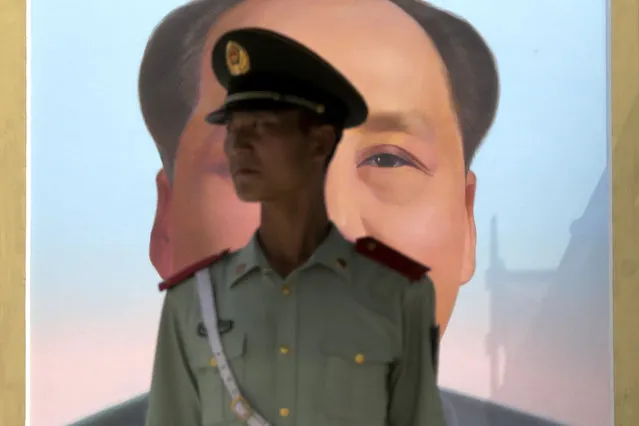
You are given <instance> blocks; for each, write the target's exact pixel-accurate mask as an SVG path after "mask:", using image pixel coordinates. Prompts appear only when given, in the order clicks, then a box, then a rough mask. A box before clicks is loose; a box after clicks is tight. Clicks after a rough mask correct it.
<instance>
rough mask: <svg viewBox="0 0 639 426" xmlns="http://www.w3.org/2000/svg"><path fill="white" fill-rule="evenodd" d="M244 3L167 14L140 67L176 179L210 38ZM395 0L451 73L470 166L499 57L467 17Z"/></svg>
mask: <svg viewBox="0 0 639 426" xmlns="http://www.w3.org/2000/svg"><path fill="white" fill-rule="evenodd" d="M242 1H243V0H194V1H192V2H190V3H187V4H186V5H184V6H181V7H179V8H177V9H175V10H174V11H173V12H171V13H170V14H169V15H167V16H166V17H165V18H164V19H163V20H162V22H160V24H159V25H158V26H157V27H156V28H155V30H154V31H153V33H152V34H151V37H150V38H149V41H148V43H147V46H146V49H145V51H144V56H143V59H142V64H141V67H140V75H139V82H138V88H139V96H140V105H141V109H142V115H143V117H144V121H145V123H146V126H147V128H148V130H149V132H150V133H151V136H152V137H153V139H154V141H155V143H156V145H157V148H158V151H159V153H160V157H161V160H162V164H163V166H164V169H165V171H166V172H167V175H168V176H169V178H172V176H173V166H174V161H175V155H176V151H177V146H178V143H179V138H180V134H181V133H182V131H183V129H184V127H185V126H186V123H187V121H188V119H189V117H190V115H191V113H192V111H193V109H194V108H195V105H196V103H197V99H198V82H199V80H200V64H201V59H202V54H203V49H204V45H205V43H206V36H207V34H208V32H209V30H210V28H211V27H212V26H213V24H214V23H215V21H216V20H217V19H218V18H219V17H220V15H222V14H223V13H224V12H226V11H227V10H229V9H231V8H232V7H234V6H236V5H238V4H239V3H241V2H242ZM389 1H391V2H392V3H394V4H396V5H397V6H399V7H400V8H401V9H402V10H404V12H405V13H407V14H408V15H410V16H411V17H412V18H413V19H414V20H415V21H416V22H417V23H419V25H420V26H421V27H422V28H423V29H424V31H425V32H426V33H427V34H428V35H429V36H430V38H431V39H432V40H433V42H434V44H435V46H436V47H437V50H438V51H439V54H440V55H441V57H442V59H443V61H444V63H445V65H446V68H447V69H448V74H449V83H450V89H451V92H452V97H453V101H454V104H455V107H456V111H457V115H458V118H459V125H460V130H461V133H462V137H463V144H464V161H465V164H466V167H467V168H468V167H469V166H470V163H471V161H472V159H473V157H474V155H475V153H476V151H477V148H478V147H479V145H480V144H481V142H482V140H483V139H484V137H485V136H486V134H487V132H488V130H489V128H490V126H491V125H492V122H493V120H494V117H495V113H496V110H497V102H498V99H499V77H498V74H497V67H496V64H495V60H494V58H493V54H492V52H491V50H490V48H489V47H488V45H487V44H486V42H485V41H484V39H483V38H482V37H481V36H480V35H479V33H478V32H477V31H476V30H475V29H474V28H473V27H472V25H470V24H469V23H468V22H466V21H464V20H462V19H461V18H459V17H456V16H454V15H452V14H449V13H447V12H444V11H442V10H439V9H437V8H434V7H433V6H431V5H430V4H428V3H425V2H422V1H418V0H389Z"/></svg>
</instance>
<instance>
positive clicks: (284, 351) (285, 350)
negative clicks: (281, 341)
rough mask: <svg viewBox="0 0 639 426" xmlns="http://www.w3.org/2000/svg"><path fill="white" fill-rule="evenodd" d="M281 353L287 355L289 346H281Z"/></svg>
mask: <svg viewBox="0 0 639 426" xmlns="http://www.w3.org/2000/svg"><path fill="white" fill-rule="evenodd" d="M280 353H281V354H282V355H286V354H287V353H288V348H287V347H286V346H280Z"/></svg>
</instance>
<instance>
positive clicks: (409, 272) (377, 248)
mask: <svg viewBox="0 0 639 426" xmlns="http://www.w3.org/2000/svg"><path fill="white" fill-rule="evenodd" d="M355 251H357V252H358V253H360V254H362V255H364V256H366V257H369V258H371V259H373V260H374V261H376V262H379V263H381V264H383V265H386V266H388V267H389V268H391V269H394V270H395V271H397V272H399V273H400V274H402V275H404V276H405V277H406V278H408V279H409V280H411V281H419V280H420V279H422V277H423V276H424V275H425V274H426V273H427V272H428V271H430V268H429V267H428V266H425V265H422V264H421V263H417V262H416V261H414V260H413V259H411V258H409V257H407V256H405V255H403V254H402V253H400V252H398V251H397V250H395V249H394V248H391V247H389V246H387V245H386V244H384V243H381V242H379V241H377V240H376V239H375V238H373V237H364V238H360V239H358V240H357V242H356V243H355Z"/></svg>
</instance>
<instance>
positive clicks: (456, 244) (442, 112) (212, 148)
mask: <svg viewBox="0 0 639 426" xmlns="http://www.w3.org/2000/svg"><path fill="white" fill-rule="evenodd" d="M247 26H259V27H264V28H268V29H272V30H274V31H278V32H280V33H283V34H285V35H287V36H289V37H292V38H295V39H297V40H299V41H300V42H301V43H303V44H305V45H307V46H308V47H310V48H311V49H313V50H315V51H316V52H318V53H319V54H320V55H321V56H323V57H324V58H325V59H327V60H328V61H329V62H331V63H332V64H333V65H334V66H336V67H337V68H338V69H339V70H340V71H341V72H342V73H343V74H345V76H346V77H347V78H348V79H349V80H350V81H351V82H352V83H353V84H354V85H355V87H356V88H357V89H358V90H359V91H360V93H362V95H363V96H364V98H365V99H366V102H367V104H368V106H369V119H368V120H367V122H366V123H365V124H364V125H363V126H361V127H360V128H357V129H354V130H350V131H347V132H345V135H344V138H343V140H342V142H341V143H340V144H339V146H338V149H337V151H336V153H335V157H334V159H333V161H332V163H331V165H330V167H329V170H328V176H327V185H326V199H327V205H328V210H329V216H330V218H331V219H332V220H333V221H334V222H335V223H336V225H337V226H338V227H339V228H340V230H341V231H342V232H343V233H344V235H345V236H346V237H348V238H350V239H355V238H358V237H362V236H366V235H371V236H374V237H376V238H378V239H380V240H382V241H384V242H385V243H387V244H389V245H391V246H393V247H395V248H396V249H398V250H400V251H402V252H404V253H405V254H407V255H408V256H410V257H412V258H414V259H416V260H418V261H420V262H422V263H424V264H426V265H428V266H429V267H430V268H431V274H430V275H431V278H432V279H433V282H434V283H435V286H436V290H437V318H438V321H439V323H440V325H441V326H442V330H443V329H445V327H446V325H447V324H448V320H449V317H450V314H451V312H452V309H453V306H454V303H455V300H456V297H457V293H458V290H459V286H460V285H461V284H463V283H465V282H467V281H468V280H469V279H470V278H471V277H472V274H473V272H474V267H475V225H474V217H473V204H474V194H475V180H474V175H473V174H472V173H469V174H466V173H465V168H464V160H463V152H462V141H461V136H460V131H459V125H458V122H457V117H456V113H455V110H454V107H453V103H452V100H451V93H450V91H449V87H448V80H447V72H446V68H445V66H444V64H443V62H442V60H441V58H440V56H439V54H438V52H437V50H436V48H435V47H434V45H433V44H432V42H431V40H430V39H429V38H428V36H427V35H426V34H424V32H423V30H422V29H421V27H420V26H419V25H418V24H417V23H415V22H414V21H413V20H412V19H411V18H410V17H408V16H407V15H405V14H404V12H403V11H401V10H400V9H398V8H396V7H395V6H394V5H393V4H391V3H390V2H387V1H383V0H359V1H358V0H355V1H352V2H343V1H339V0H326V1H323V2H295V1H291V0H271V1H269V2H263V1H258V0H255V1H254V0H247V1H246V2H244V3H243V4H241V5H240V6H238V7H236V8H235V9H233V10H231V11H230V12H229V13H227V14H226V15H225V16H223V17H222V18H221V19H220V20H219V21H218V22H217V23H216V25H215V26H214V27H213V28H212V30H211V32H210V34H209V37H208V40H207V46H206V48H205V52H207V53H205V55H204V57H203V59H202V68H201V72H202V79H201V81H200V92H201V93H200V100H199V103H198V105H197V107H196V108H195V110H194V112H193V115H192V117H191V119H190V121H189V123H188V124H187V126H186V128H185V130H184V132H183V134H182V138H181V141H180V145H179V149H178V153H177V157H176V164H175V176H174V183H173V195H172V199H171V202H170V224H169V225H167V226H168V228H169V229H170V242H171V247H172V249H173V253H174V264H173V266H174V268H175V269H179V268H181V267H185V266H187V265H188V264H190V263H193V262H195V261H197V260H199V259H201V258H203V257H205V256H208V255H211V254H213V253H216V252H218V251H221V250H223V249H226V248H231V249H237V248H239V247H241V246H243V245H244V244H245V243H246V242H247V241H248V239H249V237H250V236H251V234H252V233H253V232H254V231H255V229H256V227H257V226H258V217H259V207H258V205H256V204H246V203H243V202H241V201H240V200H238V198H237V196H236V195H235V192H234V189H233V182H232V179H231V178H230V176H229V171H228V163H227V161H226V158H225V156H224V140H225V134H226V129H225V128H224V127H220V126H211V125H209V124H207V123H206V122H205V119H204V118H205V117H206V115H207V114H208V113H210V112H211V111H213V110H215V109H217V108H218V107H219V106H220V104H221V103H222V102H223V99H224V95H225V93H224V90H223V89H222V88H221V87H220V86H219V84H218V83H217V81H216V80H215V77H214V76H213V73H212V71H211V69H210V56H209V54H210V51H211V49H212V46H213V44H214V42H215V40H216V39H217V38H218V37H219V36H220V35H221V34H223V33H225V32H226V31H229V30H231V29H234V28H238V27H247ZM329 28H330V32H327V31H329V30H328V29H329ZM327 34H330V36H329V37H327Z"/></svg>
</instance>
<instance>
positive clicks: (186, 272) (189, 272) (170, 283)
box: [158, 249, 229, 291]
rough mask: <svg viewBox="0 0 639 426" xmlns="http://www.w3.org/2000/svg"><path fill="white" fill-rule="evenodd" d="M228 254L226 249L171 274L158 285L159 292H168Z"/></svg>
mask: <svg viewBox="0 0 639 426" xmlns="http://www.w3.org/2000/svg"><path fill="white" fill-rule="evenodd" d="M228 253H229V250H228V249H227V250H224V251H222V252H220V253H217V254H214V255H213V256H209V257H205V258H204V259H202V260H200V261H198V262H195V263H194V264H192V265H190V266H187V267H186V268H184V269H182V270H181V271H179V272H176V273H175V274H173V275H172V276H170V277H169V278H167V279H166V280H164V281H163V282H161V283H160V285H159V286H158V287H159V288H160V291H164V290H168V289H170V288H173V287H175V286H177V285H178V284H181V283H183V282H184V280H186V279H187V278H190V277H192V276H193V275H195V273H196V272H197V271H199V270H200V269H203V268H206V267H207V266H211V265H213V264H214V263H215V262H217V261H218V260H220V259H222V258H223V257H224V256H226V255H227V254H228Z"/></svg>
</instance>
